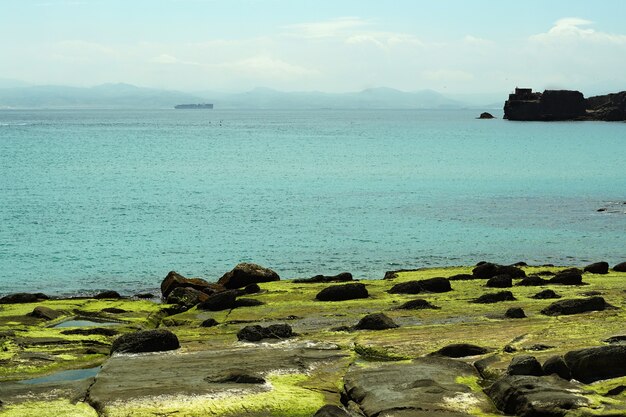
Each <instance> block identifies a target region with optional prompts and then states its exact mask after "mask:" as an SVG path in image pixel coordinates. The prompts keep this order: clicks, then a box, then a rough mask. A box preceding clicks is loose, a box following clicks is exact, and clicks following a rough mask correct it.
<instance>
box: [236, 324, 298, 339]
mask: <svg viewBox="0 0 626 417" xmlns="http://www.w3.org/2000/svg"><path fill="white" fill-rule="evenodd" d="M293 335H294V334H293V330H292V329H291V326H290V325H288V324H272V325H270V326H268V327H263V326H260V325H258V324H257V325H254V326H245V327H244V328H242V329H241V330H239V332H237V339H238V340H245V341H248V342H258V341H259V340H263V339H287V338H289V337H292V336H293Z"/></svg>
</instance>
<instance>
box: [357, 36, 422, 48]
mask: <svg viewBox="0 0 626 417" xmlns="http://www.w3.org/2000/svg"><path fill="white" fill-rule="evenodd" d="M345 42H346V43H347V44H349V45H357V44H372V45H375V46H377V47H379V48H386V47H393V46H400V45H413V46H423V45H424V44H423V42H422V41H421V40H420V39H419V38H417V37H416V36H413V35H408V34H404V33H394V32H362V33H358V34H355V35H352V36H349V37H348V38H347V39H346V41H345Z"/></svg>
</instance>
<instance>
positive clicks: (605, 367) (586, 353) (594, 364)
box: [563, 344, 626, 383]
mask: <svg viewBox="0 0 626 417" xmlns="http://www.w3.org/2000/svg"><path fill="white" fill-rule="evenodd" d="M563 358H564V359H565V363H566V364H567V367H568V368H569V370H570V372H571V375H572V378H574V379H576V380H578V381H581V382H584V383H591V382H595V381H598V380H601V379H610V378H617V377H622V376H626V345H622V344H617V345H609V346H600V347H594V348H587V349H580V350H573V351H570V352H567V353H566V354H565V355H564V357H563Z"/></svg>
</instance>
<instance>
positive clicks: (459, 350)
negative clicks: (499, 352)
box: [432, 343, 490, 358]
mask: <svg viewBox="0 0 626 417" xmlns="http://www.w3.org/2000/svg"><path fill="white" fill-rule="evenodd" d="M489 351H490V350H489V349H486V348H484V347H481V346H476V345H471V344H469V343H454V344H452V345H448V346H444V347H442V348H441V349H439V350H438V351H436V352H433V353H432V354H433V355H437V356H446V357H448V358H464V357H466V356H476V355H484V354H485V353H488V352H489Z"/></svg>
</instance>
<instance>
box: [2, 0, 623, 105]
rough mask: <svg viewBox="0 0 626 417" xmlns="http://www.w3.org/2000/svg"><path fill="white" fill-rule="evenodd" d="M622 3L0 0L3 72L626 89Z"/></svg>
mask: <svg viewBox="0 0 626 417" xmlns="http://www.w3.org/2000/svg"><path fill="white" fill-rule="evenodd" d="M625 21H626V1H624V0H603V1H594V2H592V1H578V0H549V1H547V0H526V1H523V2H521V1H520V2H510V1H495V0H489V1H487V0H483V1H469V0H456V1H454V0H448V1H445V0H440V1H437V0H428V1H421V0H387V1H383V0H376V1H371V0H311V1H309V0H299V1H298V0H0V78H8V79H18V80H23V81H27V82H29V83H34V84H65V85H77V86H92V85H96V84H101V83H106V82H127V83H132V84H136V85H140V86H148V87H159V88H170V89H180V90H186V91H194V90H196V91H201V90H220V91H244V90H248V89H251V88H254V87H258V86H263V87H270V88H275V89H279V90H287V91H309V90H320V91H328V92H341V91H356V90H361V89H364V88H369V87H379V86H386V87H392V88H397V89H401V90H406V91H414V90H421V89H426V88H430V89H434V90H438V91H440V92H443V93H446V92H448V93H452V92H455V93H475V92H490V93H491V92H501V91H508V90H511V89H512V88H514V87H515V86H529V87H534V88H536V89H543V88H572V89H580V90H582V91H584V92H585V93H586V94H590V93H599V92H605V91H612V90H624V89H626V70H624V68H626V25H625V24H624V22H625Z"/></svg>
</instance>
